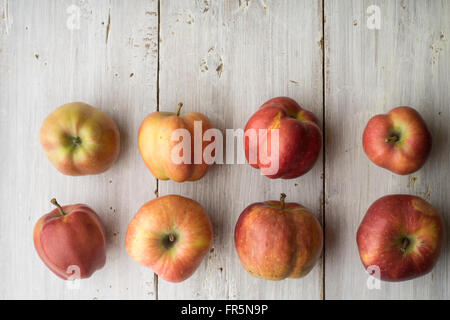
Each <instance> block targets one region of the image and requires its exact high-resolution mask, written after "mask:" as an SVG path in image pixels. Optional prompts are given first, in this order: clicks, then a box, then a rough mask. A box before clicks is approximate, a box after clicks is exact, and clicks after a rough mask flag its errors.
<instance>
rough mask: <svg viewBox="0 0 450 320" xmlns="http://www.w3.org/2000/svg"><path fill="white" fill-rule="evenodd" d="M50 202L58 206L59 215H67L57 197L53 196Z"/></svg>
mask: <svg viewBox="0 0 450 320" xmlns="http://www.w3.org/2000/svg"><path fill="white" fill-rule="evenodd" d="M50 202H51V203H52V204H53V205H55V206H56V207H57V208H58V211H59V215H60V216H61V217H62V216H65V215H66V213H65V212H64V210H63V208H62V207H61V206H60V205H59V203H58V202H57V201H56V199H55V198H53V199H52V200H50Z"/></svg>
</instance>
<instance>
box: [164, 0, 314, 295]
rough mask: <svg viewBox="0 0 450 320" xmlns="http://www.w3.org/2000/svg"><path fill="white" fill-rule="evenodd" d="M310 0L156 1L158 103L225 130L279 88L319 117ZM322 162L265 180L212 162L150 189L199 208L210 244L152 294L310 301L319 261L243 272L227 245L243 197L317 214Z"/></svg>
mask: <svg viewBox="0 0 450 320" xmlns="http://www.w3.org/2000/svg"><path fill="white" fill-rule="evenodd" d="M320 3H321V2H320V1H313V0H306V1H293V0H291V1H289V0H287V1H174V0H173V1H161V8H160V15H161V24H160V26H161V43H160V110H162V111H167V110H175V108H176V105H177V103H178V102H179V101H182V102H184V109H183V110H184V112H191V111H199V112H202V113H204V114H206V115H207V116H208V117H209V118H210V119H211V121H212V122H213V124H214V125H215V126H216V127H217V128H219V129H221V130H222V131H223V132H225V129H237V128H243V127H244V126H245V123H246V122H247V120H248V119H249V118H250V116H251V115H252V114H253V113H254V112H255V111H256V110H257V108H258V107H259V106H260V105H261V104H262V103H263V102H265V101H266V100H268V99H269V98H272V97H274V96H280V95H287V96H290V97H292V98H294V99H297V100H298V101H299V102H300V103H301V104H303V105H304V107H306V108H307V109H310V110H312V111H313V112H314V113H315V114H316V115H317V116H318V117H319V118H320V119H321V118H322V109H323V106H322V53H321V41H320V40H321V35H322V8H321V6H320ZM321 173H322V162H321V161H319V162H318V163H317V164H316V166H315V167H314V169H313V170H312V171H311V172H310V173H308V174H307V175H306V176H304V177H302V178H300V179H295V180H290V181H281V180H275V181H273V180H269V179H268V178H265V177H263V176H261V175H260V173H259V172H258V171H257V170H255V169H252V168H251V167H250V166H249V165H247V164H245V165H216V166H214V167H213V168H212V169H211V170H210V172H209V173H208V174H207V176H206V177H205V178H204V179H202V180H201V181H198V182H194V183H183V184H178V183H175V182H166V181H160V182H159V194H160V195H161V196H163V195H167V194H181V195H183V196H187V197H190V198H193V199H195V200H197V201H199V202H200V203H201V204H202V205H204V206H205V208H206V209H207V211H208V212H209V214H210V216H211V218H212V221H213V225H214V232H215V239H214V251H213V252H211V253H210V254H209V256H208V257H207V258H206V259H205V261H204V262H203V264H202V265H201V266H200V268H199V269H198V270H197V272H196V273H195V274H194V275H193V276H192V277H191V278H190V279H188V280H187V281H185V282H183V283H181V284H170V283H168V282H165V281H164V280H162V279H160V280H159V297H160V298H161V299H319V298H320V297H321V292H322V272H321V265H318V266H316V267H315V268H314V270H313V271H312V272H311V274H310V275H308V276H307V277H306V278H305V279H302V280H285V281H281V282H270V281H265V280H259V279H256V278H253V277H251V276H250V275H249V274H247V273H246V271H245V270H244V269H243V267H242V266H241V264H240V261H239V259H238V257H237V254H236V252H235V249H234V241H233V233H234V226H235V223H236V221H237V218H238V216H239V214H240V213H241V212H242V210H244V209H245V207H246V206H247V205H249V204H251V203H253V202H257V201H263V200H270V199H278V198H279V195H280V192H285V193H287V194H288V199H289V200H290V201H295V202H300V203H302V204H304V205H305V206H307V207H309V208H310V209H311V210H312V212H314V213H315V214H316V215H317V216H318V217H320V214H321V202H322V197H321V194H322V184H323V183H322V180H321V179H320V176H321Z"/></svg>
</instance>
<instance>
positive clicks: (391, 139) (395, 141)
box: [384, 134, 400, 143]
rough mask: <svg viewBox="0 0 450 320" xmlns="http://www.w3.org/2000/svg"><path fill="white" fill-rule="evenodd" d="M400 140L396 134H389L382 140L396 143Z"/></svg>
mask: <svg viewBox="0 0 450 320" xmlns="http://www.w3.org/2000/svg"><path fill="white" fill-rule="evenodd" d="M399 140H400V137H399V136H398V135H396V134H393V135H391V136H390V137H389V138H386V139H385V140H384V142H386V143H391V142H392V143H397V142H398V141H399Z"/></svg>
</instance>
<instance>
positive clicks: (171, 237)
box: [169, 234, 175, 242]
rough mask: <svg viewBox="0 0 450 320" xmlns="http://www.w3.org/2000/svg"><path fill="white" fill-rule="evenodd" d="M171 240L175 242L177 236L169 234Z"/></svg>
mask: <svg viewBox="0 0 450 320" xmlns="http://www.w3.org/2000/svg"><path fill="white" fill-rule="evenodd" d="M169 241H170V242H174V241H175V237H174V236H173V234H169Z"/></svg>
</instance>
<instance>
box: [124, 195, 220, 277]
mask: <svg viewBox="0 0 450 320" xmlns="http://www.w3.org/2000/svg"><path fill="white" fill-rule="evenodd" d="M212 239H213V231H212V225H211V221H210V220H209V217H208V214H207V213H206V211H205V209H204V208H203V207H202V206H201V205H200V204H199V203H198V202H196V201H194V200H191V199H188V198H185V197H182V196H177V195H168V196H164V197H160V198H156V199H154V200H152V201H149V202H147V203H146V204H144V205H143V206H142V207H141V208H140V209H139V211H138V212H137V213H136V215H135V216H134V218H133V219H132V220H131V222H130V224H129V226H128V229H127V234H126V239H125V247H126V249H127V251H128V254H129V255H130V256H131V258H133V259H134V260H135V261H136V262H138V263H140V264H142V265H144V266H147V267H149V268H151V269H153V271H154V272H155V273H156V274H158V275H159V276H160V277H162V278H163V279H164V280H166V281H170V282H181V281H184V280H186V279H187V278H189V277H190V276H191V275H192V274H193V273H194V272H195V270H196V269H197V268H198V266H199V265H200V263H201V262H202V260H203V258H204V257H205V256H206V254H207V253H208V252H209V249H210V248H211V244H212Z"/></svg>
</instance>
